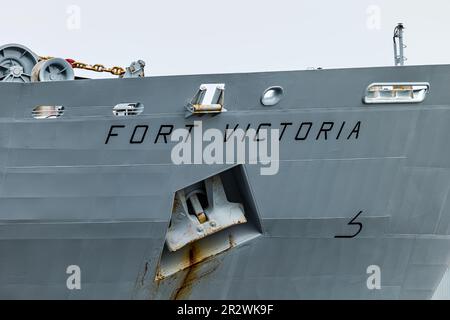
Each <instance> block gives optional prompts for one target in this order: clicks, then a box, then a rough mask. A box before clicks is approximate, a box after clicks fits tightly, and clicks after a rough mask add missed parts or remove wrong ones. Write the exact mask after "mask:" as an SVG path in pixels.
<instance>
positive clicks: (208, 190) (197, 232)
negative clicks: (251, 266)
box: [166, 175, 247, 251]
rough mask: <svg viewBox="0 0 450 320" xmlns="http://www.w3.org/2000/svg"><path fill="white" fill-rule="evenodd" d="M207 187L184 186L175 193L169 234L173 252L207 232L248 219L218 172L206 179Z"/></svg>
mask: <svg viewBox="0 0 450 320" xmlns="http://www.w3.org/2000/svg"><path fill="white" fill-rule="evenodd" d="M197 187H198V186H197ZM204 187H205V188H204V190H202V189H198V188H195V189H194V190H192V191H189V190H186V189H183V190H180V191H178V192H177V193H176V195H175V203H174V207H173V212H172V220H171V223H170V227H169V230H168V231H167V236H166V243H167V247H168V248H169V250H170V251H177V250H178V249H180V248H182V247H184V246H185V245H187V244H189V243H192V242H194V241H197V240H199V239H202V238H205V237H207V236H208V235H211V234H214V233H216V232H219V231H221V230H223V229H226V228H228V227H231V226H233V225H237V224H242V223H246V222H247V219H246V218H245V215H244V207H243V205H242V204H240V203H232V202H229V201H228V200H227V197H226V194H225V190H224V188H223V185H222V181H221V179H220V177H219V176H218V175H217V176H214V177H211V178H208V179H206V180H205V182H204ZM201 200H203V201H201Z"/></svg>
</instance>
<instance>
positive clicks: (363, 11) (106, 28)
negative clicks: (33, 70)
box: [0, 0, 450, 75]
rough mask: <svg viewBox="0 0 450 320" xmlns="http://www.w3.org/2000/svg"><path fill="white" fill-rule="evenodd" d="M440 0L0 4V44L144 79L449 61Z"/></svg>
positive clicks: (448, 24)
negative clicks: (142, 68) (400, 57)
mask: <svg viewBox="0 0 450 320" xmlns="http://www.w3.org/2000/svg"><path fill="white" fill-rule="evenodd" d="M449 14H450V1H448V0H427V1H424V0H422V1H418V0H409V1H406V0H405V1H403V0H394V1H393V0H390V1H388V0H385V1H376V0H373V1H367V0H340V1H333V0H314V1H312V0H309V1H306V0H296V1H295V0H276V1H275V0H272V1H267V0H221V1H216V0H189V1H186V0H185V1H182V0H177V1H175V0H159V1H154V0H150V1H143V0H127V1H124V0H120V1H118V0H109V1H106V0H95V1H93V0H90V1H89V0H70V1H67V0H40V1H15V2H12V1H8V2H6V1H2V18H1V19H0V44H6V43H11V42H15V43H20V44H24V45H26V46H28V47H29V48H30V49H32V50H33V51H35V52H36V53H37V54H39V55H52V56H58V57H64V58H74V59H77V60H81V61H83V62H88V63H102V64H105V65H107V66H112V65H120V66H127V65H129V63H130V62H131V61H133V60H136V59H143V60H145V61H146V62H147V69H146V71H147V75H151V74H152V75H168V74H199V73H223V72H227V73H228V72H247V71H271V70H297V69H305V68H307V67H309V66H315V67H317V66H321V67H324V68H342V67H354V66H385V65H392V64H393V49H392V31H393V28H394V26H395V24H396V23H397V22H403V23H404V24H405V26H406V44H407V45H408V48H407V49H406V56H407V58H408V61H407V64H447V63H450V41H449V40H448V35H449V31H450V18H449Z"/></svg>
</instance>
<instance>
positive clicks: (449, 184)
mask: <svg viewBox="0 0 450 320" xmlns="http://www.w3.org/2000/svg"><path fill="white" fill-rule="evenodd" d="M374 82H429V83H430V85H431V90H430V93H429V94H428V97H427V99H426V100H425V101H424V102H422V103H420V104H411V105H408V104H403V105H370V106H369V105H364V104H363V103H362V98H363V95H364V92H365V89H366V88H367V86H368V85H369V84H370V83H374ZM202 83H224V84H225V85H226V108H227V110H228V112H226V113H223V114H220V115H217V116H215V117H213V118H210V119H207V118H202V120H203V126H204V127H217V128H222V129H225V126H226V124H229V125H230V126H232V127H234V126H235V125H236V124H240V125H241V127H244V128H245V127H246V126H247V124H248V123H251V124H252V125H255V126H257V125H258V124H260V123H271V124H272V127H274V128H279V127H280V124H281V123H286V122H292V123H293V125H292V126H289V127H287V129H286V131H285V133H284V134H285V136H284V138H283V139H282V140H281V142H280V171H279V173H278V174H277V175H274V176H261V175H260V174H259V166H257V165H245V172H246V174H247V177H248V181H249V183H250V186H251V188H252V191H253V196H254V198H255V199H254V201H255V202H256V205H257V207H258V211H259V215H260V218H261V224H262V228H263V234H262V236H261V237H259V238H257V239H254V240H252V241H250V242H248V243H246V244H244V245H241V246H238V247H236V248H233V249H232V250H229V251H227V252H225V253H224V254H221V255H219V256H217V257H215V258H214V259H211V260H209V261H207V262H205V263H202V264H200V265H199V266H198V270H197V278H196V279H194V280H192V281H191V282H190V283H188V285H187V286H185V287H184V288H183V289H185V291H186V292H184V295H183V298H200V299H203V298H214V299H215V298H217V299H226V298H236V299H241V298H242V299H243V298H257V299H259V298H277V299H314V298H325V299H332V298H333V299H334V298H336V299H341V298H355V299H359V298H367V299H377V298H385V299H397V298H411V299H415V298H431V297H432V295H433V293H434V291H435V289H436V288H437V286H438V284H439V283H440V281H441V279H442V277H443V275H444V273H445V271H446V270H447V267H448V264H449V259H450V199H449V198H448V193H449V190H450V139H449V136H450V126H449V123H450V104H449V101H450V90H448V88H449V83H450V66H448V65H442V66H408V67H386V68H362V69H347V70H314V71H293V72H271V73H253V74H224V75H195V76H175V77H150V78H142V79H108V80H80V81H67V82H49V83H31V84H19V83H0V95H1V97H2V99H1V100H0V101H1V102H0V104H1V106H0V169H1V175H0V298H3V299H5V298H6V299H16V298H39V299H51V298H63V299H81V298H88V299H98V298H106V299H119V298H125V299H169V298H173V297H174V293H175V292H177V290H178V291H179V289H180V287H179V286H180V283H181V282H182V281H183V279H185V278H186V272H185V271H181V272H179V273H178V274H176V275H175V276H174V278H173V279H167V281H162V282H161V283H160V282H155V281H154V278H155V274H156V269H157V264H158V261H159V258H160V255H161V252H162V249H163V245H164V240H165V233H166V230H167V227H168V223H169V219H170V216H171V208H172V202H173V196H174V193H175V191H177V190H179V189H181V188H184V187H186V186H188V185H190V184H193V183H195V182H197V181H199V180H202V179H205V178H206V177H208V176H211V175H212V174H215V173H218V172H221V171H223V170H225V169H226V168H230V167H231V166H225V165H195V166H194V165H190V166H189V165H186V166H176V165H173V164H172V162H171V160H170V151H171V148H172V146H173V143H168V144H165V143H163V142H162V140H163V139H162V138H161V137H160V139H161V141H159V142H158V143H154V142H155V141H154V140H155V138H156V136H157V133H158V129H159V128H160V126H161V125H174V126H175V127H177V128H178V127H184V125H185V124H189V123H192V122H193V121H194V120H195V119H194V118H195V117H192V118H189V119H185V117H184V113H185V106H186V103H188V102H189V99H191V98H192V94H193V93H194V92H196V90H197V89H198V87H199V85H200V84H202ZM271 86H281V87H283V89H284V96H283V99H282V100H281V101H280V103H279V104H277V105H276V106H273V107H265V106H263V105H261V103H260V98H261V94H262V93H263V92H264V90H265V89H267V88H268V87H271ZM131 102H140V103H143V104H144V106H145V109H144V111H143V113H142V114H141V115H139V116H136V117H128V118H123V117H115V116H114V115H113V114H112V108H113V107H114V106H115V105H117V104H118V103H131ZM41 104H43V105H62V106H64V108H65V113H64V115H63V116H62V117H60V118H58V119H48V120H36V119H34V118H33V117H32V116H31V112H32V110H33V108H34V107H35V106H37V105H41ZM344 121H345V122H346V125H348V126H347V127H345V129H344V130H345V135H343V136H342V137H341V138H339V139H336V138H335V136H336V135H337V131H338V129H334V130H333V131H331V132H330V137H329V138H328V139H327V140H325V139H323V138H319V139H317V140H316V135H317V132H318V131H319V129H320V125H321V124H322V123H323V122H334V123H335V124H336V125H335V126H336V128H338V127H340V125H341V123H342V122H344ZM358 121H361V128H360V132H359V137H358V139H354V138H351V139H347V136H348V134H349V131H351V129H352V128H353V126H354V125H355V123H356V122H358ZM302 122H312V123H313V125H312V128H311V134H310V136H309V137H308V138H307V139H305V140H295V136H296V133H297V130H298V128H299V125H300V123H302ZM111 125H124V126H125V128H120V129H119V130H118V131H117V132H118V133H119V135H118V136H115V137H112V138H111V141H110V142H109V143H108V144H105V139H106V137H107V135H108V132H109V130H110V126H111ZM136 125H149V132H148V135H147V137H146V139H145V141H144V143H142V144H130V143H129V140H130V136H131V135H132V132H133V129H134V127H135V126H136ZM359 211H363V213H362V215H361V216H360V217H359V218H358V221H361V222H362V223H363V225H364V227H363V229H362V231H361V233H360V234H359V235H358V236H357V237H356V238H354V239H336V238H335V235H338V234H347V233H353V231H354V229H353V227H351V226H350V227H349V226H348V225H347V223H348V222H349V221H350V219H351V218H352V217H354V216H355V214H356V213H357V212H359ZM74 264H75V265H79V266H80V267H81V270H82V289H81V290H74V291H70V290H68V289H67V287H66V279H67V277H68V275H67V274H66V272H65V271H66V268H67V266H69V265H74ZM369 265H378V266H380V268H381V285H382V287H381V290H368V289H367V286H366V280H367V278H368V274H367V273H366V269H367V267H368V266H369Z"/></svg>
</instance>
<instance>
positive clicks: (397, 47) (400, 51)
mask: <svg viewBox="0 0 450 320" xmlns="http://www.w3.org/2000/svg"><path fill="white" fill-rule="evenodd" d="M404 29H405V27H404V26H403V23H399V24H397V26H396V27H395V29H394V37H393V40H394V62H395V65H396V66H403V65H404V64H405V61H406V60H407V59H406V57H405V55H404V49H405V48H406V45H405V44H404V43H403V40H404V39H403V30H404Z"/></svg>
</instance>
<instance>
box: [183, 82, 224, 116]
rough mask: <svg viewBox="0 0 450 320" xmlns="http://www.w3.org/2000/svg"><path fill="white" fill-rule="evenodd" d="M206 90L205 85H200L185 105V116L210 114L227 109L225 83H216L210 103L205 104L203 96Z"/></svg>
mask: <svg viewBox="0 0 450 320" xmlns="http://www.w3.org/2000/svg"><path fill="white" fill-rule="evenodd" d="M207 91H208V87H207V85H201V86H200V88H199V89H198V91H197V93H196V94H195V95H194V97H193V98H192V100H191V102H190V103H189V104H188V105H187V106H186V110H187V112H186V118H189V117H190V116H193V115H204V114H212V115H217V114H219V113H222V112H226V111H227V110H226V109H225V108H224V104H225V85H217V86H216V88H215V91H214V96H213V98H212V100H211V103H209V104H205V103H204V100H205V96H206V93H207Z"/></svg>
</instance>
